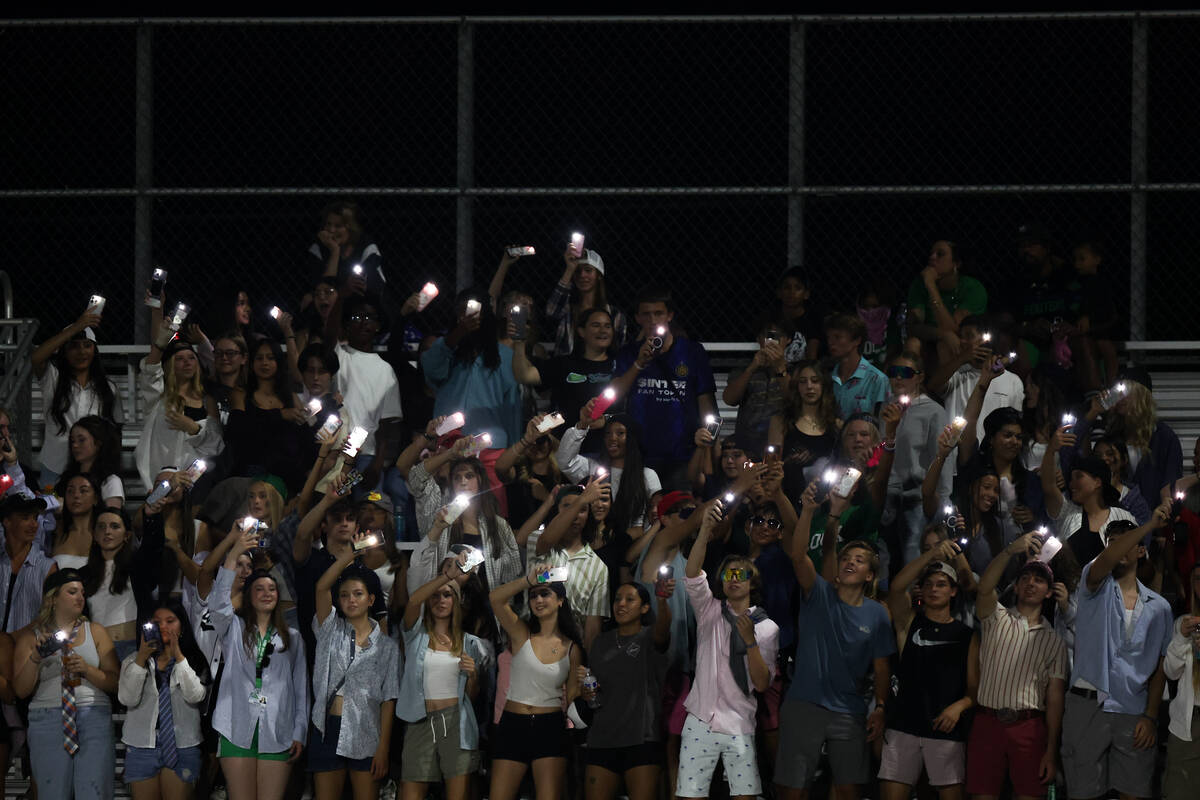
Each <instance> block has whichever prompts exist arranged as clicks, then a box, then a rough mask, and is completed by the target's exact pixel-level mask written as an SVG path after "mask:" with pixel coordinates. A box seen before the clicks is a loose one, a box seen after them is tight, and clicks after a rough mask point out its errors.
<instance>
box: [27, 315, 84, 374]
mask: <svg viewBox="0 0 1200 800" xmlns="http://www.w3.org/2000/svg"><path fill="white" fill-rule="evenodd" d="M99 327H100V315H99V314H94V313H92V310H91V309H90V308H89V309H88V310H87V311H85V312H83V313H82V314H80V315H79V319H77V320H75V321H74V322H72V323H71V324H70V325H68V326H67V327H65V328H63V329H62V330H61V331H59V332H58V333H56V334H54V335H53V336H51V337H50V338H49V339H47V340H46V341H44V342H42V343H41V344H40V345H38V348H37V349H36V350H34V351H33V354H32V355H31V356H30V357H29V360H30V361H32V362H33V375H34V377H35V378H37V379H38V380H41V377H42V376H43V375H45V374H46V362H47V361H49V360H50V357H51V356H53V355H54V354H55V353H57V352H58V350H59V348H61V347H62V346H63V345H64V344H66V343H67V342H68V341H69V340H70V339H71V337H73V336H75V335H76V334H78V333H79V332H80V331H82V330H85V329H87V328H99ZM97 358H99V356H97Z"/></svg>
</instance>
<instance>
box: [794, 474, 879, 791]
mask: <svg viewBox="0 0 1200 800" xmlns="http://www.w3.org/2000/svg"><path fill="white" fill-rule="evenodd" d="M816 500H817V498H816V483H815V482H814V483H813V484H810V485H809V487H808V489H807V490H805V493H804V505H803V508H802V509H801V510H800V520H799V522H797V523H796V532H795V534H794V535H793V536H792V568H793V570H794V572H795V574H796V580H797V581H798V582H799V584H800V593H801V596H800V612H799V614H798V615H797V621H796V629H797V631H800V632H801V633H800V635H799V636H798V637H797V641H796V669H795V675H794V677H793V679H792V685H791V687H790V688H789V689H788V693H787V695H786V697H785V698H784V701H783V707H782V710H781V711H780V713H779V754H778V756H777V758H776V763H775V784H776V787H777V789H778V792H777V796H778V797H780V798H781V800H807V798H808V789H809V787H810V786H811V785H812V782H813V778H814V777H815V776H816V772H817V765H818V763H819V762H820V759H821V750H822V748H823V747H824V748H825V749H826V751H827V752H828V756H829V765H830V769H831V770H832V772H833V788H834V792H835V795H836V797H837V800H857V798H858V797H859V786H860V785H861V784H865V783H867V782H868V781H869V780H870V778H871V771H870V770H871V758H870V754H869V752H868V750H867V743H868V742H871V741H874V740H875V739H877V738H879V736H880V734H882V733H883V721H884V707H885V705H886V703H887V698H888V697H889V696H890V694H891V674H890V670H889V668H888V658H889V657H890V656H891V655H892V653H894V652H896V642H895V640H894V638H893V636H892V627H891V624H890V623H889V622H888V617H887V612H886V611H884V608H883V606H882V605H880V604H879V603H877V602H876V601H874V600H872V599H871V598H869V597H867V588H868V587H869V586H870V585H871V584H872V583H873V582H874V580H875V578H876V576H877V575H878V573H879V556H878V555H877V554H876V552H875V550H874V548H872V547H871V545H869V544H867V543H866V542H862V541H851V542H849V543H847V544H846V545H845V546H844V547H842V549H841V551H840V552H839V553H838V559H837V573H836V575H835V577H834V579H833V581H832V582H831V581H827V580H826V579H825V578H823V577H821V575H820V574H818V572H817V567H816V565H815V564H814V563H813V561H812V559H811V558H810V557H809V555H808V549H809V533H810V531H811V530H812V522H813V515H814V514H815V513H816V510H817V508H818V507H820V504H819V503H818V502H817V501H816ZM848 505H849V500H848V499H846V498H842V497H838V496H836V495H835V496H834V497H833V498H832V499H831V502H830V508H829V518H830V519H829V522H830V535H836V533H835V531H836V526H837V522H838V517H839V516H840V515H841V514H842V512H843V511H845V510H846V507H847V506H848ZM868 674H870V675H871V676H872V677H873V678H874V694H875V703H876V705H875V708H874V709H872V710H871V712H870V714H868V713H867V705H866V703H865V702H864V701H863V693H862V685H861V684H862V682H863V678H864V677H865V676H867V675H868Z"/></svg>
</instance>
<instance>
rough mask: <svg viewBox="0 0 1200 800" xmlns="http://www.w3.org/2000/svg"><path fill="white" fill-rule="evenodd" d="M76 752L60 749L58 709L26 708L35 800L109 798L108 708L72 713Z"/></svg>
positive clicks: (112, 766)
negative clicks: (35, 793) (76, 740)
mask: <svg viewBox="0 0 1200 800" xmlns="http://www.w3.org/2000/svg"><path fill="white" fill-rule="evenodd" d="M75 724H76V727H77V729H78V730H79V752H77V753H76V754H75V755H74V756H71V755H68V754H67V751H66V750H65V749H64V748H63V727H62V709H61V708H59V707H57V706H55V707H54V708H31V709H29V760H30V761H31V762H32V764H33V779H34V781H36V782H37V791H38V800H70V798H71V796H72V795H74V797H75V798H76V800H92V798H103V800H109V798H111V797H112V796H113V781H114V773H115V771H116V764H115V758H114V754H113V727H112V709H110V708H109V707H108V706H81V707H80V708H79V709H78V710H77V711H76V713H75Z"/></svg>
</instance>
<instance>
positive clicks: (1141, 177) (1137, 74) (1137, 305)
mask: <svg viewBox="0 0 1200 800" xmlns="http://www.w3.org/2000/svg"><path fill="white" fill-rule="evenodd" d="M1149 47H1150V36H1149V22H1148V21H1147V20H1146V18H1145V17H1143V16H1141V15H1137V16H1135V17H1134V18H1133V58H1132V64H1133V67H1132V75H1131V80H1132V86H1131V87H1130V88H1131V92H1130V97H1131V101H1130V106H1131V109H1130V136H1129V148H1130V153H1129V172H1130V175H1129V179H1130V182H1131V183H1132V184H1133V191H1132V192H1131V193H1130V197H1129V338H1130V339H1132V340H1133V341H1135V342H1141V341H1145V340H1146V188H1145V186H1146V183H1147V181H1148V179H1149V174H1148V170H1147V168H1146V94H1147V89H1148V86H1147V81H1148V80H1149V69H1148V54H1149Z"/></svg>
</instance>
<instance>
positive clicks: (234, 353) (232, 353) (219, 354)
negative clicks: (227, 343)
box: [213, 350, 242, 358]
mask: <svg viewBox="0 0 1200 800" xmlns="http://www.w3.org/2000/svg"><path fill="white" fill-rule="evenodd" d="M240 355H242V351H241V350H213V356H215V357H216V358H237V357H238V356H240Z"/></svg>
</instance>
